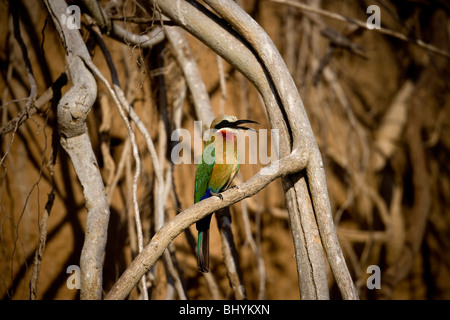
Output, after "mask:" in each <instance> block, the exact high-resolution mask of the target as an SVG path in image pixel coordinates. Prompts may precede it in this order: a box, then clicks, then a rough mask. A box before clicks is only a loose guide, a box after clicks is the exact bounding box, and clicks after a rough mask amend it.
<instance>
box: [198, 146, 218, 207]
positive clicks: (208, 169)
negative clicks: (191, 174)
mask: <svg viewBox="0 0 450 320" xmlns="http://www.w3.org/2000/svg"><path fill="white" fill-rule="evenodd" d="M215 162H216V149H215V148H214V144H211V143H208V144H207V145H206V146H205V150H203V154H202V160H201V162H200V163H199V164H198V165H197V171H196V172H195V195H194V203H197V202H199V201H200V199H201V198H202V197H203V196H204V195H205V193H206V190H207V188H208V182H209V179H210V178H211V173H212V171H213V168H214V163H215Z"/></svg>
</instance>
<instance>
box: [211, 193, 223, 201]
mask: <svg viewBox="0 0 450 320" xmlns="http://www.w3.org/2000/svg"><path fill="white" fill-rule="evenodd" d="M211 195H212V196H214V197H219V198H220V200H222V201H223V196H222V194H221V193H219V192H212V191H211Z"/></svg>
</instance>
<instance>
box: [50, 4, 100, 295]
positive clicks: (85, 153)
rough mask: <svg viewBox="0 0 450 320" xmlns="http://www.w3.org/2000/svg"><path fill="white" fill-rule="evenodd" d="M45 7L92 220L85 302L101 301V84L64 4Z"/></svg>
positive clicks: (68, 144) (65, 134) (64, 134)
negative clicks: (93, 131)
mask: <svg viewBox="0 0 450 320" xmlns="http://www.w3.org/2000/svg"><path fill="white" fill-rule="evenodd" d="M44 2H45V5H46V7H47V10H48V12H49V13H50V16H51V18H52V20H53V23H54V25H55V27H56V29H57V31H58V33H59V36H60V38H61V40H62V43H63V46H64V49H65V50H66V60H67V66H68V69H69V74H70V78H71V80H72V83H73V87H72V88H71V89H70V90H69V91H68V92H67V93H66V94H65V95H64V96H63V97H62V98H61V100H60V102H59V104H58V114H57V116H58V126H59V131H60V136H61V146H62V147H63V148H64V150H66V152H67V153H68V154H69V156H70V158H71V160H72V163H73V166H74V168H75V172H76V173H77V176H78V178H79V179H80V182H81V185H82V186H83V193H84V198H85V200H86V208H87V210H88V217H87V221H86V233H85V241H84V245H83V250H82V252H81V259H80V268H81V299H101V297H102V279H103V277H102V269H103V254H104V251H105V246H106V239H107V237H106V235H107V230H108V221H109V204H108V199H107V197H106V193H105V188H104V185H103V180H102V176H101V174H100V171H99V168H98V165H97V160H96V158H95V154H94V152H93V150H92V146H91V142H90V139H89V136H88V133H87V126H86V117H87V115H88V113H89V111H90V110H91V107H92V105H93V103H94V101H95V99H96V96H97V84H96V82H95V79H94V77H93V76H92V74H91V72H90V71H89V70H88V69H87V68H86V66H85V64H84V62H83V60H82V59H85V60H89V61H90V59H91V58H90V56H89V53H88V51H87V48H86V46H85V44H84V42H83V39H82V38H81V35H80V33H79V31H78V30H77V29H73V30H72V29H69V28H68V27H67V26H66V25H64V24H63V23H62V22H61V21H60V19H61V16H62V15H63V14H65V13H66V10H67V5H66V3H65V1H63V0H45V1H44Z"/></svg>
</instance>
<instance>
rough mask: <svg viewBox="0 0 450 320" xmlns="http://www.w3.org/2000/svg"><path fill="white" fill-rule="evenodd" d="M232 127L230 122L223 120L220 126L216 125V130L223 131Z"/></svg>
mask: <svg viewBox="0 0 450 320" xmlns="http://www.w3.org/2000/svg"><path fill="white" fill-rule="evenodd" d="M229 126H230V122H229V121H228V120H222V121H220V122H219V123H218V124H216V125H215V127H214V129H222V128H226V127H229Z"/></svg>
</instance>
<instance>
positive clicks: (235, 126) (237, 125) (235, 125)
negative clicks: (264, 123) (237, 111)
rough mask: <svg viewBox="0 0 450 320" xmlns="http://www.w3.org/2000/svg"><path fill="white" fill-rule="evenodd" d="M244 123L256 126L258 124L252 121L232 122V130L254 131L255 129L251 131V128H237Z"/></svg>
mask: <svg viewBox="0 0 450 320" xmlns="http://www.w3.org/2000/svg"><path fill="white" fill-rule="evenodd" d="M245 123H256V124H259V123H258V122H256V121H253V120H238V121H236V122H233V128H235V129H241V130H251V131H256V130H255V129H252V128H248V127H240V126H239V125H241V124H245Z"/></svg>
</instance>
